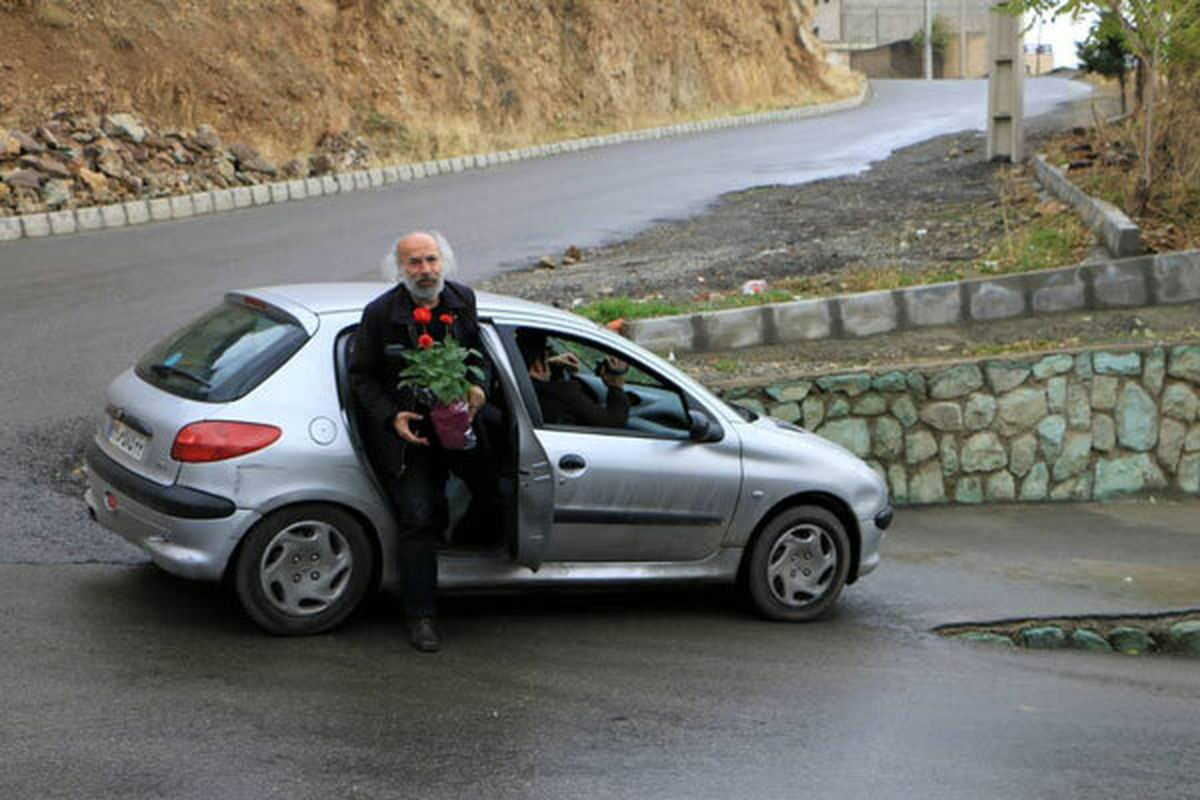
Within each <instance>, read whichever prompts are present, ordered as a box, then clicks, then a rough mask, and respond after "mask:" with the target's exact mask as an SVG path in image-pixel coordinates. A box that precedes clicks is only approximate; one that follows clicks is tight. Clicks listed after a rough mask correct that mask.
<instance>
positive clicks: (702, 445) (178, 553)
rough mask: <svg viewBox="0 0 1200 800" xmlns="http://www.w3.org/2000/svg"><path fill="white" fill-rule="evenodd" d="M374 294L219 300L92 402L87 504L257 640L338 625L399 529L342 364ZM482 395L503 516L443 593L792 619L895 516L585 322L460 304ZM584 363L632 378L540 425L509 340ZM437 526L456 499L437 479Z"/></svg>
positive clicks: (318, 288) (595, 389) (845, 457)
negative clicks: (696, 606)
mask: <svg viewBox="0 0 1200 800" xmlns="http://www.w3.org/2000/svg"><path fill="white" fill-rule="evenodd" d="M387 288H388V286H387V285H385V284H382V283H334V284H307V285H293V286H276V287H271V288H264V289H254V290H249V291H240V292H233V293H230V294H228V295H227V296H226V297H225V298H224V301H223V302H222V303H221V304H219V305H218V306H216V307H215V308H213V309H212V310H211V311H209V312H208V313H206V314H204V315H203V316H201V317H200V318H198V319H197V320H195V321H194V322H192V323H190V324H188V325H186V326H185V327H183V328H182V329H180V330H179V331H177V332H176V333H174V334H172V335H171V336H169V337H167V338H166V339H165V340H164V341H163V342H162V343H161V344H159V345H158V346H156V347H154V348H153V349H151V350H150V352H149V353H147V354H146V355H145V356H144V357H143V358H142V359H141V360H140V361H138V363H137V364H136V365H135V366H134V367H132V368H131V369H129V370H128V371H126V372H124V373H123V374H121V375H120V376H119V377H117V378H116V379H115V380H114V381H113V382H112V384H111V385H110V386H109V387H108V391H107V396H106V401H107V404H106V408H105V410H104V413H103V415H102V416H101V418H100V421H99V425H98V426H97V430H96V435H95V439H94V441H93V442H92V444H91V446H90V447H89V450H88V455H87V464H88V468H89V479H88V480H89V488H88V490H87V493H86V503H87V506H88V509H89V511H90V513H91V515H92V517H93V519H95V520H96V521H97V522H99V523H100V524H101V525H103V526H104V527H106V528H109V529H110V530H113V531H115V532H117V533H119V534H120V535H121V536H123V537H124V538H125V539H127V540H128V541H130V542H132V543H133V544H134V545H136V546H138V547H140V548H141V549H142V550H144V551H145V552H146V553H147V554H148V555H149V557H150V558H151V559H152V560H153V561H154V563H156V564H157V565H159V566H160V567H162V568H163V569H164V570H166V571H168V572H171V573H174V574H176V575H181V576H184V577H188V578H196V579H202V580H214V581H215V580H220V579H227V580H229V582H230V583H231V584H232V585H233V587H234V588H235V590H236V592H237V595H238V598H239V600H240V602H241V604H242V606H243V607H244V608H245V610H246V611H247V613H248V614H249V615H250V616H251V618H253V619H254V621H255V622H257V623H258V624H259V625H260V626H262V627H263V628H264V629H266V630H268V631H270V632H272V633H277V634H310V633H317V632H320V631H325V630H328V629H330V628H332V627H334V626H336V625H338V624H340V623H341V622H343V621H344V620H345V619H346V618H347V617H348V616H349V615H350V614H351V613H352V612H353V611H354V609H355V608H356V607H357V606H358V605H359V604H360V602H361V601H362V599H363V598H364V597H365V596H366V595H367V594H368V593H369V592H371V591H372V590H374V589H376V588H384V589H394V588H395V586H396V584H397V582H398V580H399V576H398V572H397V569H396V564H397V557H396V538H397V530H396V525H395V523H394V521H393V516H392V513H391V510H390V508H389V504H388V500H387V494H386V492H384V491H383V490H382V489H381V486H380V477H379V473H378V472H377V470H376V469H375V468H374V467H373V465H372V463H371V459H370V457H369V456H368V454H367V452H366V450H365V449H364V448H363V447H362V440H361V422H360V416H359V410H358V409H357V407H356V404H355V401H354V398H353V397H352V396H351V392H350V390H349V382H348V378H347V372H346V365H347V360H348V351H349V348H350V347H351V346H352V344H353V339H354V337H353V335H352V334H353V332H354V329H355V327H356V326H357V325H358V323H359V319H360V316H361V314H362V310H363V307H364V306H365V305H366V304H367V303H368V302H369V301H370V300H371V299H373V298H374V297H376V296H377V295H379V294H380V293H382V292H383V291H385V290H386V289H387ZM478 300H479V317H480V324H481V329H482V336H483V340H484V345H485V347H486V349H487V351H488V352H487V355H488V356H489V358H490V359H491V360H492V362H493V363H494V364H495V366H496V369H495V370H494V373H495V378H494V381H495V384H494V385H493V386H492V390H491V391H490V392H489V397H490V398H492V401H493V402H495V403H496V404H497V405H498V406H499V408H500V410H501V412H502V417H503V420H504V425H505V426H506V428H507V432H506V438H507V439H508V442H509V444H508V446H507V447H506V448H505V449H506V451H507V452H505V453H503V454H501V457H500V458H499V461H500V464H499V467H498V468H499V471H500V476H501V477H500V481H501V489H502V496H503V497H504V499H505V503H504V505H505V507H506V509H507V515H506V518H505V519H497V520H495V529H494V530H492V531H489V532H487V536H488V538H486V539H485V540H484V541H483V542H482V543H480V542H479V541H478V540H477V539H475V538H474V537H473V539H472V543H470V544H467V543H458V542H456V541H454V539H453V536H452V535H451V533H449V531H452V530H453V525H450V526H448V528H447V531H448V532H447V535H446V536H445V541H444V543H443V545H442V547H441V548H440V550H439V554H438V561H439V581H438V586H439V589H440V590H443V591H453V590H463V589H484V588H494V587H520V586H548V585H559V586H561V585H571V586H580V585H620V584H636V583H640V582H647V581H651V582H691V583H694V582H707V583H734V582H738V583H740V584H741V585H743V586H744V587H745V589H746V591H747V592H748V594H749V597H750V599H751V600H752V601H753V604H754V605H755V606H756V607H757V609H758V610H759V611H760V612H761V613H762V614H763V615H765V616H767V617H769V618H772V619H781V620H797V621H799V620H808V619H812V618H814V617H817V616H819V615H821V614H822V613H823V612H825V611H826V610H827V609H829V608H830V607H831V606H832V605H833V604H834V602H835V601H836V600H837V598H838V595H839V594H840V592H841V590H842V588H843V586H845V585H846V584H850V583H853V582H854V581H856V580H858V579H859V578H860V577H862V576H863V575H866V574H867V573H869V572H870V571H871V570H873V569H875V567H876V566H877V565H878V563H879V546H880V540H881V539H882V536H883V530H884V528H886V527H887V526H888V524H889V522H890V521H891V518H892V509H891V506H890V505H889V502H888V494H887V489H886V486H885V484H884V482H883V481H882V480H881V479H880V477H879V476H878V475H876V473H875V472H874V471H873V470H872V469H871V468H870V467H869V466H867V465H866V464H865V463H864V462H863V461H862V460H860V459H859V458H857V457H856V456H854V455H853V454H851V453H850V452H848V451H846V450H844V449H843V448H841V447H839V446H837V445H835V444H832V443H830V442H828V441H826V440H824V439H821V438H820V437H817V436H814V435H812V434H810V433H808V432H806V431H804V430H803V429H801V428H799V427H796V426H794V425H790V424H788V423H785V422H781V421H778V420H774V419H771V418H767V417H760V416H758V415H756V414H755V413H753V412H752V411H750V410H748V409H744V408H741V407H738V406H736V405H731V404H727V403H726V402H724V401H722V400H720V399H718V398H717V397H715V396H714V395H713V394H711V393H710V392H709V391H708V390H706V389H705V388H704V387H702V386H700V385H699V384H697V383H696V382H695V381H693V380H692V379H691V378H689V377H688V376H687V375H685V374H683V373H682V372H680V371H679V370H677V369H675V368H674V367H672V366H671V365H670V364H669V363H666V362H665V361H664V360H662V359H660V358H658V357H657V356H655V355H654V354H652V353H650V352H647V351H646V350H644V349H642V348H640V347H638V346H637V345H635V344H633V343H632V342H630V341H628V340H626V339H624V338H622V337H620V336H618V335H616V334H614V333H612V332H610V331H608V330H606V329H603V328H601V327H599V326H597V325H594V324H592V323H591V322H589V321H587V320H585V319H583V318H581V317H578V316H575V315H573V314H568V313H565V312H562V311H559V310H556V309H553V308H548V307H545V306H541V305H537V304H533V303H528V302H524V301H521V300H516V299H513V298H508V297H501V296H496V295H489V294H485V293H481V294H480V295H479V298H478ZM526 330H532V331H536V332H539V333H541V334H545V335H546V336H547V337H548V339H547V341H548V344H549V346H550V347H551V348H554V349H557V350H559V351H563V352H565V351H568V350H569V351H571V352H572V353H574V355H575V356H576V358H573V359H570V360H571V361H572V362H576V363H581V364H583V365H585V366H583V367H582V368H581V369H579V370H578V371H576V372H573V373H572V374H570V375H567V376H563V377H562V378H561V379H566V380H577V381H581V382H582V383H583V384H584V387H583V388H584V390H585V392H590V393H592V394H593V395H594V396H596V397H602V396H603V394H602V392H603V391H604V389H603V386H602V383H601V379H600V377H599V376H598V375H596V374H595V373H594V371H593V370H592V369H590V368H589V367H588V366H586V365H590V364H597V363H599V362H600V361H602V360H603V359H604V358H605V357H606V356H617V357H619V358H621V359H623V360H625V361H626V362H628V363H629V365H630V369H629V372H628V373H627V376H626V384H625V390H626V392H627V394H628V396H629V400H630V412H629V417H628V421H627V422H626V424H625V426H624V427H621V428H589V427H581V426H566V425H552V424H546V423H545V422H544V421H543V419H542V415H541V411H540V409H539V407H538V403H537V399H536V395H535V393H534V389H533V386H532V383H531V380H530V377H529V373H528V369H527V368H526V366H525V364H524V362H523V361H522V359H521V355H520V351H519V349H518V347H517V343H516V342H517V336H518V334H521V333H522V332H523V331H526ZM448 493H449V495H450V506H451V513H452V515H453V514H461V513H462V511H463V509H465V507H466V504H467V500H468V497H467V496H466V490H465V488H464V487H462V485H461V484H456V483H454V482H453V481H452V484H451V486H449V487H448Z"/></svg>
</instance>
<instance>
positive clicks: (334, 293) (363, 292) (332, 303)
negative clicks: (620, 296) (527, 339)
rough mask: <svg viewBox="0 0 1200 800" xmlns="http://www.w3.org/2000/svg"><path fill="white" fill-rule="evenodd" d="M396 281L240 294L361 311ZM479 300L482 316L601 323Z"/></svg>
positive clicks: (489, 297)
mask: <svg viewBox="0 0 1200 800" xmlns="http://www.w3.org/2000/svg"><path fill="white" fill-rule="evenodd" d="M394 285H395V284H392V283H385V282H383V281H357V282H342V283H292V284H283V285H278V286H260V287H258V288H255V289H245V290H241V291H239V292H237V294H241V295H251V296H258V297H261V298H262V299H263V300H266V301H268V302H274V301H275V300H277V299H280V298H282V299H283V300H286V301H287V302H289V303H294V304H295V305H297V306H300V307H301V308H304V309H306V310H308V311H311V312H312V313H314V314H336V313H347V312H361V311H362V310H363V308H365V307H366V305H367V304H368V303H370V302H371V301H372V300H374V299H375V298H376V297H378V296H379V295H381V294H383V293H384V292H386V291H388V290H389V289H391V288H392V287H393V286H394ZM476 302H477V306H478V309H479V315H480V316H481V317H494V316H501V317H508V318H511V319H513V320H514V321H517V320H525V321H530V322H535V321H536V322H543V323H557V324H560V325H566V326H570V327H579V326H581V325H582V326H584V327H587V328H595V327H597V326H596V325H595V324H594V323H592V322H591V321H589V320H586V319H584V318H583V317H580V316H578V315H577V314H571V313H568V312H566V311H562V310H561V309H557V308H553V307H551V306H547V305H542V304H541V303H533V302H530V301H528V300H521V299H520V298H517V297H509V296H508V295H502V294H493V293H491V292H476Z"/></svg>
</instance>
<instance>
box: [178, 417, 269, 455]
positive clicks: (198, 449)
mask: <svg viewBox="0 0 1200 800" xmlns="http://www.w3.org/2000/svg"><path fill="white" fill-rule="evenodd" d="M281 434H282V431H280V430H279V428H276V427H275V426H274V425H259V424H256V423H253V422H211V421H210V422H193V423H192V424H190V425H185V426H184V427H183V429H182V430H180V431H179V434H178V435H176V437H175V443H174V444H173V445H171V458H173V459H175V460H176V461H185V462H188V463H202V462H206V461H223V460H224V459H226V458H234V457H235V456H244V455H246V453H253V452H254V451H255V450H261V449H262V448H264V447H266V446H267V445H269V444H271V443H272V442H274V441H275V440H276V439H278V438H279V437H280V435H281Z"/></svg>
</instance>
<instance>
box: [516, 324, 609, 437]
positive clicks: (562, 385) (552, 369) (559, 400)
mask: <svg viewBox="0 0 1200 800" xmlns="http://www.w3.org/2000/svg"><path fill="white" fill-rule="evenodd" d="M517 346H518V348H519V349H520V351H521V356H522V357H523V358H524V359H525V363H526V365H527V366H528V367H529V377H530V378H532V379H533V388H534V392H535V393H536V394H537V399H538V405H539V406H541V409H542V420H543V422H545V423H546V424H547V425H582V426H586V427H598V428H621V427H624V426H625V423H626V421H627V420H628V419H629V397H628V396H627V395H626V394H625V373H626V371H628V369H629V367H628V365H627V364H626V363H625V362H624V361H622V360H621V359H619V358H617V357H615V356H609V357H607V358H606V359H604V360H603V361H602V362H600V364H599V366H598V367H597V370H596V374H597V375H598V376H599V378H600V380H602V381H603V382H604V385H605V386H606V387H607V392H606V396H605V398H604V401H603V402H598V401H597V400H596V399H594V398H593V396H592V394H591V391H590V389H588V387H587V386H586V385H585V384H584V383H583V381H581V380H579V379H578V378H577V377H574V375H573V373H575V372H578V371H579V368H580V363H579V358H578V357H577V356H576V355H575V354H574V353H572V352H571V351H570V350H567V351H564V352H562V353H558V354H551V353H550V352H549V351H548V350H547V347H546V334H545V333H542V332H541V331H533V330H522V331H519V332H518V333H517ZM556 375H557V376H561V377H560V378H559V379H555V378H556Z"/></svg>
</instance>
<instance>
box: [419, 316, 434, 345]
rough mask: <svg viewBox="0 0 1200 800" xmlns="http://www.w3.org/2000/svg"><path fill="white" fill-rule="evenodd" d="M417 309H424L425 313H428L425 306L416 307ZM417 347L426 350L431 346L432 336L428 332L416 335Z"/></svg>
mask: <svg viewBox="0 0 1200 800" xmlns="http://www.w3.org/2000/svg"><path fill="white" fill-rule="evenodd" d="M418 311H424V312H425V313H426V314H429V309H427V308H426V309H418ZM417 347H419V348H421V349H422V350H428V349H429V348H431V347H433V337H432V336H430V335H429V334H428V333H422V334H421V335H420V336H418V337H417Z"/></svg>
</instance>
